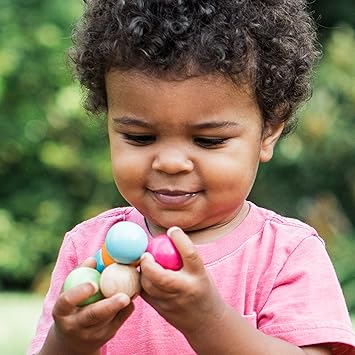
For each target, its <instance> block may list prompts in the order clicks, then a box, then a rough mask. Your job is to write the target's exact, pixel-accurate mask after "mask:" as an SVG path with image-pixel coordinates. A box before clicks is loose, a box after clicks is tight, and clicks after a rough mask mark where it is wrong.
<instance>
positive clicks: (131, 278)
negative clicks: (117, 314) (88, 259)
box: [100, 264, 141, 298]
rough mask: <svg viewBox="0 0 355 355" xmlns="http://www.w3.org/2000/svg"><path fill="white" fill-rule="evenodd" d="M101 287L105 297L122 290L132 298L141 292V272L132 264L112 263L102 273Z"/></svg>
mask: <svg viewBox="0 0 355 355" xmlns="http://www.w3.org/2000/svg"><path fill="white" fill-rule="evenodd" d="M100 289H101V292H102V294H103V295H104V296H105V297H111V296H113V295H115V294H117V293H121V292H122V293H125V294H126V295H128V296H129V297H130V298H132V297H134V296H135V295H137V294H139V292H140V289H141V286H140V274H139V272H138V270H137V269H136V268H135V267H134V266H132V265H122V264H111V265H109V266H108V267H106V268H105V270H104V271H103V272H102V274H101V279H100Z"/></svg>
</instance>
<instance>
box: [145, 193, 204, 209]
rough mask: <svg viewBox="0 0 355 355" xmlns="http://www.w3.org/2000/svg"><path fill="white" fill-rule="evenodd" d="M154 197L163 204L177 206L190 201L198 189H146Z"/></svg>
mask: <svg viewBox="0 0 355 355" xmlns="http://www.w3.org/2000/svg"><path fill="white" fill-rule="evenodd" d="M148 190H149V191H150V192H151V193H152V195H153V197H154V199H155V200H156V201H158V202H159V203H160V204H163V205H170V206H178V205H185V204H186V203H189V202H190V201H192V200H193V199H194V198H195V197H196V196H197V195H198V193H199V192H200V191H193V192H190V191H182V190H168V189H159V190H151V189H148Z"/></svg>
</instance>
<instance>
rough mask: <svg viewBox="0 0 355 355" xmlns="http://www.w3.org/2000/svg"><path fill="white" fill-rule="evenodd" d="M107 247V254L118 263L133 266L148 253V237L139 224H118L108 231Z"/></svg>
mask: <svg viewBox="0 0 355 355" xmlns="http://www.w3.org/2000/svg"><path fill="white" fill-rule="evenodd" d="M105 245H106V249H107V252H108V253H109V254H110V256H111V257H112V258H113V259H114V260H115V261H116V262H118V263H121V264H132V263H134V262H135V261H137V260H139V258H140V257H141V255H142V254H143V253H144V252H145V251H146V249H147V246H148V237H147V234H146V233H145V231H144V229H143V228H142V227H141V226H139V225H138V224H136V223H132V222H126V221H124V222H118V223H116V224H114V225H113V226H112V227H111V228H110V230H109V231H108V233H107V236H106V240H105Z"/></svg>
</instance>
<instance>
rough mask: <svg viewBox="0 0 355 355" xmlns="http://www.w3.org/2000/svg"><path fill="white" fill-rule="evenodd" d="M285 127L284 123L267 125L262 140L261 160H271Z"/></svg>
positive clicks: (264, 161)
mask: <svg viewBox="0 0 355 355" xmlns="http://www.w3.org/2000/svg"><path fill="white" fill-rule="evenodd" d="M284 127H285V124H284V123H281V124H280V125H278V126H268V127H266V129H265V131H264V133H263V138H262V142H261V149H260V162H261V163H266V162H268V161H269V160H271V158H272V156H273V154H274V147H275V145H276V143H277V141H278V140H279V138H280V136H281V133H282V131H283V129H284Z"/></svg>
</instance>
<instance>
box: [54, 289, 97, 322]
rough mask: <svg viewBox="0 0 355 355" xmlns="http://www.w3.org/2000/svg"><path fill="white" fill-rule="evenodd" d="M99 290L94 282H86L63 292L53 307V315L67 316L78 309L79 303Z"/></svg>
mask: <svg viewBox="0 0 355 355" xmlns="http://www.w3.org/2000/svg"><path fill="white" fill-rule="evenodd" d="M97 291H98V285H97V284H95V283H94V282H86V283H83V284H81V285H78V286H75V287H73V288H71V289H69V290H67V291H65V292H62V293H61V294H60V295H59V297H58V300H57V302H56V303H55V305H54V307H53V316H58V317H61V316H67V315H69V314H71V313H73V312H74V311H75V310H76V307H77V306H78V305H79V303H81V302H83V301H85V300H86V299H87V298H89V297H90V296H93V295H94V294H95V293H96V292H97Z"/></svg>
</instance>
